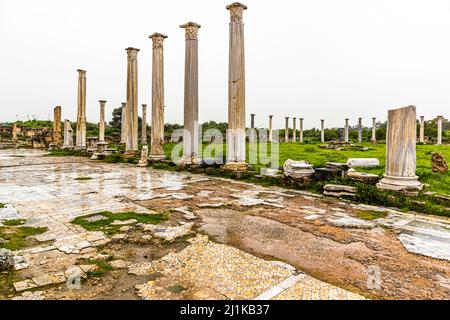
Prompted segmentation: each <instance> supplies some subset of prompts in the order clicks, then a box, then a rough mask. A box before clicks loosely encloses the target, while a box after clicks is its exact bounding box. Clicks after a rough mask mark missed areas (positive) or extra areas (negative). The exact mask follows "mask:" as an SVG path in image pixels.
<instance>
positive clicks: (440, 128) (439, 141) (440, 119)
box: [436, 116, 444, 146]
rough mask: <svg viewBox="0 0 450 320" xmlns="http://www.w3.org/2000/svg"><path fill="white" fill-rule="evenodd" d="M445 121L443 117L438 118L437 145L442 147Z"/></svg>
mask: <svg viewBox="0 0 450 320" xmlns="http://www.w3.org/2000/svg"><path fill="white" fill-rule="evenodd" d="M443 119H444V117H443V116H438V117H437V127H438V129H437V143H436V144H437V145H438V146H440V145H442V120H443Z"/></svg>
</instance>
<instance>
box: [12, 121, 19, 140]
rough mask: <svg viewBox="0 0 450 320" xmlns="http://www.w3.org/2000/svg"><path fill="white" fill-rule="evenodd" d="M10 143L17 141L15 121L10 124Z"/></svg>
mask: <svg viewBox="0 0 450 320" xmlns="http://www.w3.org/2000/svg"><path fill="white" fill-rule="evenodd" d="M11 135H12V143H17V140H18V139H17V123H15V122H14V123H13V124H12V125H11Z"/></svg>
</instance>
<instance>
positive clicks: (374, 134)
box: [371, 117, 377, 143]
mask: <svg viewBox="0 0 450 320" xmlns="http://www.w3.org/2000/svg"><path fill="white" fill-rule="evenodd" d="M371 140H372V142H373V143H375V142H377V118H375V117H373V118H372V139H371Z"/></svg>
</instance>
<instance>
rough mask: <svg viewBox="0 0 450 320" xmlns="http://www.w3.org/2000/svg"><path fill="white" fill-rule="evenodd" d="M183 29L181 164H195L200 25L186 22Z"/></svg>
mask: <svg viewBox="0 0 450 320" xmlns="http://www.w3.org/2000/svg"><path fill="white" fill-rule="evenodd" d="M180 28H182V29H184V30H185V39H186V44H185V58H184V134H183V157H182V158H181V163H182V164H195V163H198V162H199V161H200V157H199V137H200V136H199V134H200V133H199V126H198V124H199V123H198V105H199V102H198V29H200V28H201V25H199V24H197V23H195V22H188V23H186V24H183V25H181V26H180Z"/></svg>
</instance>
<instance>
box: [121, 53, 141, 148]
mask: <svg viewBox="0 0 450 320" xmlns="http://www.w3.org/2000/svg"><path fill="white" fill-rule="evenodd" d="M125 50H126V51H127V58H128V59H127V65H128V67H127V104H126V116H125V121H126V129H125V154H128V155H135V154H136V153H137V151H138V148H139V141H138V130H139V129H138V126H139V121H138V60H137V55H138V52H139V51H140V50H139V49H136V48H127V49H125Z"/></svg>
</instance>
